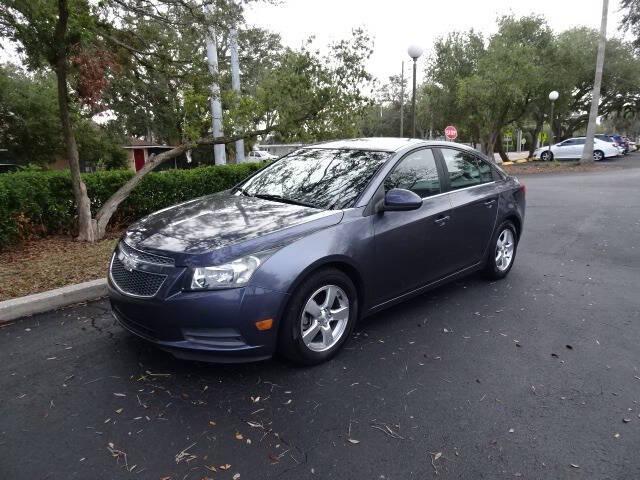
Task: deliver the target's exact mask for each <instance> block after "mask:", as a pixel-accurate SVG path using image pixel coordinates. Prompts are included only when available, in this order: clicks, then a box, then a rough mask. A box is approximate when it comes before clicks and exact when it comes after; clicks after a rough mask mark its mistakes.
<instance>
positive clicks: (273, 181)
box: [236, 148, 390, 209]
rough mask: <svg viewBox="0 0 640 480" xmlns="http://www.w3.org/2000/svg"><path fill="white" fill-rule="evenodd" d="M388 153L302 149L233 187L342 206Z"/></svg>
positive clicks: (300, 201) (245, 192)
mask: <svg viewBox="0 0 640 480" xmlns="http://www.w3.org/2000/svg"><path fill="white" fill-rule="evenodd" d="M389 156H390V153H389V152H373V151H366V150H341V149H323V148H309V149H303V150H299V151H297V152H294V153H292V154H291V155H288V156H286V157H284V158H282V159H280V160H278V161H277V162H275V163H274V164H272V165H270V166H268V167H266V168H265V169H264V170H262V171H261V172H259V173H258V174H256V175H255V176H253V177H251V178H250V179H249V180H247V181H246V182H245V183H244V184H242V185H241V186H240V187H238V188H237V189H236V191H237V192H238V194H243V195H249V196H252V197H258V198H266V199H268V200H274V201H280V202H284V203H293V204H299V205H306V206H310V207H314V208H323V209H333V208H336V209H338V208H346V207H350V206H352V204H353V202H354V201H355V200H356V198H357V197H358V195H360V194H361V193H362V191H363V190H364V188H365V187H366V186H367V184H368V183H369V180H370V179H371V177H372V176H373V175H374V174H375V172H376V171H377V170H378V168H379V167H380V165H382V164H383V163H384V162H385V160H386V159H387V158H389Z"/></svg>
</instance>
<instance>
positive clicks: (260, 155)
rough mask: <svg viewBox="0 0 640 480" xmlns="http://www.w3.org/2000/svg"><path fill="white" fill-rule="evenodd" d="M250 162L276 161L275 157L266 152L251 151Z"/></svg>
mask: <svg viewBox="0 0 640 480" xmlns="http://www.w3.org/2000/svg"><path fill="white" fill-rule="evenodd" d="M248 156H249V160H251V161H254V162H268V161H269V160H275V159H276V158H278V157H276V156H275V155H271V154H270V153H269V152H267V151H266V150H251V151H250V152H249V155H248Z"/></svg>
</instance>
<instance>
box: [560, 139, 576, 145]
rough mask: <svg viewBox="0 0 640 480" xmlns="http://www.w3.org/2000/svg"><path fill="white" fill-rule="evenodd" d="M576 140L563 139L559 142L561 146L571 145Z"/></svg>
mask: <svg viewBox="0 0 640 480" xmlns="http://www.w3.org/2000/svg"><path fill="white" fill-rule="evenodd" d="M575 143H576V141H575V140H565V141H564V142H562V143H561V144H560V146H561V147H569V146H571V145H575Z"/></svg>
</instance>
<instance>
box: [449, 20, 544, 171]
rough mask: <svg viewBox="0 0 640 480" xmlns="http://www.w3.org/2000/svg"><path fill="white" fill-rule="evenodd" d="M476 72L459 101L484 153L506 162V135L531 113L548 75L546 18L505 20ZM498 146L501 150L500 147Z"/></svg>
mask: <svg viewBox="0 0 640 480" xmlns="http://www.w3.org/2000/svg"><path fill="white" fill-rule="evenodd" d="M498 25H499V29H498V33H496V34H495V35H493V36H492V37H491V38H490V40H489V45H488V46H487V48H486V51H485V52H484V53H483V54H482V55H481V56H480V58H479V60H478V63H477V69H476V71H475V72H474V73H473V74H472V75H471V76H469V77H467V78H464V79H462V80H461V81H460V84H459V93H458V97H459V101H460V103H461V104H462V106H463V108H464V111H466V112H467V115H468V117H469V118H470V119H471V120H472V121H473V123H474V124H475V125H476V128H477V129H478V135H479V137H480V138H479V139H480V141H481V143H482V146H483V150H484V151H485V152H486V153H487V154H488V155H489V156H490V157H492V156H493V152H494V150H496V149H497V150H498V152H499V153H500V155H501V157H502V159H503V160H506V159H507V157H506V154H505V153H504V151H503V150H502V142H501V139H502V132H503V130H504V129H505V127H507V126H508V125H510V124H512V123H514V122H517V121H519V120H520V119H522V118H523V117H524V116H525V115H526V114H527V113H528V112H529V109H530V106H531V103H532V101H533V99H534V96H535V95H536V92H537V91H538V90H539V85H538V84H539V82H540V79H541V78H544V76H545V75H547V74H548V72H545V71H544V68H543V64H542V58H543V53H544V52H545V51H546V46H547V45H549V44H550V42H552V40H553V37H552V35H551V31H550V29H549V27H548V26H547V25H546V22H545V21H544V19H543V18H541V17H538V16H527V17H522V18H519V19H516V18H514V17H512V16H506V17H502V18H501V19H499V21H498ZM496 147H497V148H496Z"/></svg>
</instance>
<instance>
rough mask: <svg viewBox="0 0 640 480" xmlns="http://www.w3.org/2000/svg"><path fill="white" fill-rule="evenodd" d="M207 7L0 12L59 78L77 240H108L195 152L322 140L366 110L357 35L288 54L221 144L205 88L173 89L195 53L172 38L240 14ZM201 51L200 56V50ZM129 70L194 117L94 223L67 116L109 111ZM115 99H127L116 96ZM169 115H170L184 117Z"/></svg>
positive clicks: (42, 0)
mask: <svg viewBox="0 0 640 480" xmlns="http://www.w3.org/2000/svg"><path fill="white" fill-rule="evenodd" d="M203 3H211V2H210V1H206V2H205V1H204V0H203V1H201V2H196V1H191V0H182V1H179V2H176V1H175V0H146V1H145V2H140V1H139V0H104V2H101V3H98V4H94V3H93V2H89V1H88V0H58V1H57V4H55V5H54V4H51V3H50V2H47V1H46V0H37V1H36V2H32V1H27V0H7V1H6V2H5V3H4V4H3V5H2V6H0V28H1V29H2V32H3V33H4V34H5V35H7V36H8V37H9V38H10V39H11V40H13V41H14V42H16V43H17V45H18V47H19V48H20V49H21V50H22V51H23V52H24V53H25V54H26V55H27V59H28V61H29V66H30V67H31V68H34V69H43V68H45V67H46V66H48V67H49V68H51V69H53V71H54V72H55V74H56V78H57V87H58V88H57V92H58V103H59V115H60V122H61V125H62V131H63V138H64V144H65V146H66V153H67V157H68V160H69V165H70V170H71V177H72V184H73V190H74V198H75V200H76V204H77V210H78V226H79V235H78V239H80V240H88V241H93V240H96V239H99V238H102V237H103V236H104V234H105V231H106V226H107V224H108V222H109V220H110V219H111V216H112V215H113V213H114V212H115V210H116V209H117V208H118V206H119V205H120V203H121V202H122V201H123V200H124V199H126V198H127V196H128V195H129V193H130V192H131V190H132V189H133V188H135V186H136V185H137V184H138V183H139V182H140V180H141V179H142V178H143V177H144V175H146V174H147V173H148V172H150V171H152V170H153V169H154V168H156V167H157V166H158V165H160V164H162V163H163V162H165V161H167V160H169V159H171V158H174V157H176V156H178V155H180V154H183V153H185V152H186V151H188V150H190V149H192V148H195V147H197V146H199V145H213V144H229V143H233V142H235V140H237V139H240V138H253V137H256V136H259V135H266V134H269V133H272V132H277V133H279V134H280V135H281V136H282V137H283V138H293V137H295V138H299V139H311V138H313V139H322V138H330V137H333V136H336V135H345V134H346V135H349V134H350V133H352V132H355V131H357V128H358V122H357V118H358V116H359V115H361V114H362V113H363V111H364V109H365V108H366V106H367V105H368V100H367V97H366V95H364V94H363V93H362V91H363V90H362V86H363V83H366V82H368V81H370V76H369V74H368V73H367V71H366V68H365V62H366V61H367V59H368V57H369V56H370V55H371V47H370V39H369V37H368V36H367V35H366V34H365V33H364V32H363V31H360V30H357V31H354V35H353V37H352V38H351V39H348V40H344V41H341V42H337V43H336V44H334V45H333V46H332V47H331V52H330V54H329V55H327V56H325V57H321V56H320V55H319V54H318V53H317V52H312V51H310V50H309V49H307V48H306V47H305V48H303V49H302V50H300V51H293V50H286V51H285V52H283V53H282V55H280V57H279V61H278V62H277V63H276V64H275V65H273V67H272V68H271V69H270V70H269V71H267V72H265V74H264V78H262V79H260V81H257V82H256V83H255V93H254V94H250V93H246V94H241V95H240V96H239V97H238V98H237V99H236V102H235V108H234V110H233V111H231V112H230V113H231V114H230V115H228V117H229V119H230V121H231V122H232V128H231V129H227V130H226V131H227V132H230V133H228V135H227V136H225V137H219V138H212V137H211V136H209V135H208V134H207V131H208V129H207V128H205V124H206V121H205V120H206V119H205V118H203V115H201V113H202V111H203V110H202V108H201V105H202V102H203V101H206V96H205V93H204V92H205V91H206V85H204V84H201V82H200V81H198V77H197V76H196V77H195V80H194V81H192V82H190V84H189V89H187V90H185V91H184V92H180V91H179V89H178V88H177V87H178V85H179V83H178V81H177V80H176V79H180V78H181V75H182V73H183V72H181V70H180V68H179V67H180V62H181V58H184V56H185V53H184V52H183V53H182V54H180V51H181V49H182V48H185V49H190V46H189V43H188V42H186V46H185V44H183V43H182V42H181V41H176V38H182V36H183V35H188V33H185V32H197V31H198V30H200V31H204V30H205V28H206V27H207V26H208V25H209V23H208V22H209V21H215V22H221V23H223V24H224V23H225V22H227V21H228V22H229V24H233V25H237V24H238V23H240V20H241V14H242V9H241V6H240V5H239V4H237V3H235V2H226V1H224V0H220V1H217V2H215V8H216V15H214V16H212V17H209V16H204V15H202V6H203ZM148 18H152V19H154V20H155V21H156V22H159V23H160V24H162V27H163V28H162V29H161V31H162V32H163V34H162V35H160V34H157V29H156V36H155V37H154V36H153V35H154V34H151V35H147V34H145V29H144V28H140V29H138V28H133V26H136V27H137V26H140V27H143V26H145V25H146V26H148V25H149V22H147V21H146V20H145V19H148ZM125 20H126V21H125ZM143 20H145V21H143ZM196 26H201V27H202V28H196ZM227 26H228V25H227ZM219 31H222V32H224V31H228V30H224V29H223V28H221V29H219ZM150 39H155V41H152V42H149V40H150ZM186 51H188V52H189V55H191V56H193V57H199V56H198V55H193V52H194V50H193V49H190V50H186ZM195 51H200V52H203V45H202V42H201V44H200V45H199V48H198V49H196V50H195ZM126 62H128V63H126ZM123 65H127V66H132V67H136V68H135V69H134V71H136V72H143V74H144V75H148V76H151V75H158V74H160V78H163V81H164V82H165V85H166V89H167V92H168V94H166V95H165V96H164V98H168V99H169V100H170V101H173V102H178V103H179V102H184V103H183V104H181V107H183V108H184V111H185V112H190V113H193V115H192V116H190V117H187V118H184V117H182V116H176V115H173V114H171V113H167V117H168V119H169V120H168V121H166V122H163V123H164V124H165V125H169V124H170V122H171V121H173V122H174V123H175V124H176V125H178V128H176V129H175V133H176V135H175V138H176V139H177V141H179V142H180V144H179V145H178V146H177V147H176V148H174V149H172V150H170V151H167V152H164V153H162V154H160V155H157V156H155V157H153V158H152V159H151V160H150V161H149V162H148V163H147V164H145V166H144V167H143V168H142V169H141V170H139V171H138V172H137V173H136V175H135V176H134V177H133V178H132V179H131V180H130V181H129V182H127V183H126V184H125V185H124V186H123V187H122V188H120V189H119V190H118V191H117V192H116V193H114V195H113V196H112V197H111V198H110V199H108V200H107V201H106V202H105V203H104V205H103V206H102V208H101V209H100V210H99V211H98V212H97V213H96V215H95V217H93V216H92V212H91V210H90V202H89V198H88V196H87V192H86V187H85V185H84V183H83V182H82V179H81V177H80V167H79V160H78V147H77V142H76V138H75V132H74V125H73V124H72V115H71V111H72V108H73V107H75V108H78V109H82V108H84V109H89V110H91V111H94V112H95V111H97V110H98V109H99V108H101V107H102V108H104V104H103V102H105V100H106V98H107V97H106V95H105V92H106V91H107V90H108V87H109V84H110V83H111V84H112V85H115V82H114V80H115V79H118V78H119V76H120V75H121V74H122V73H121V72H122V71H123V68H122V66H123ZM137 67H140V68H137ZM120 93H122V92H120ZM183 93H184V95H183ZM223 95H224V93H223ZM114 98H115V99H120V98H121V97H119V96H118V94H117V93H114ZM203 99H204V100H203ZM160 100H162V99H160ZM144 106H145V105H144V103H142V102H141V105H140V108H139V110H138V113H137V115H144V114H146V113H147V112H145V111H144ZM187 107H188V108H187ZM172 108H173V112H176V111H179V109H178V108H176V107H172ZM170 111H171V109H169V110H168V112H170ZM169 134H171V132H168V134H167V135H169ZM178 137H179V138H178Z"/></svg>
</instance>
